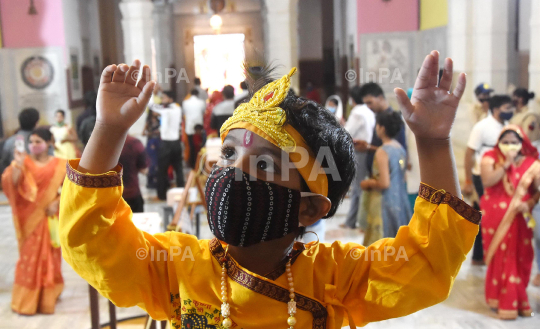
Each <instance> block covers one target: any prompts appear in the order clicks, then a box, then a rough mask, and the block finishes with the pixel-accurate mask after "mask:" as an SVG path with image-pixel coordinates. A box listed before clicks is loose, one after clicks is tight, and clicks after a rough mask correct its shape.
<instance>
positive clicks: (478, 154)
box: [467, 115, 504, 176]
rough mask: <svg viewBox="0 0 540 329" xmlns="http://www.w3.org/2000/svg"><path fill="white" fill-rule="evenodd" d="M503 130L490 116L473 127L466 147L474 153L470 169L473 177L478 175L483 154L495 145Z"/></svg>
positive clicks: (500, 124)
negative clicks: (472, 164) (473, 162)
mask: <svg viewBox="0 0 540 329" xmlns="http://www.w3.org/2000/svg"><path fill="white" fill-rule="evenodd" d="M503 128H504V125H503V124H502V123H500V122H499V121H497V120H496V119H495V118H494V117H493V116H492V115H490V116H487V117H486V118H484V119H482V120H480V121H478V123H477V124H475V125H474V127H473V129H472V131H471V135H470V136H469V141H468V142H467V147H469V148H471V149H473V150H474V151H475V154H474V155H475V164H474V167H473V169H472V173H473V175H477V176H479V175H480V162H481V161H482V157H483V156H484V153H486V152H487V151H489V150H491V149H492V148H494V147H495V146H496V145H497V141H498V139H499V134H500V133H501V130H502V129H503Z"/></svg>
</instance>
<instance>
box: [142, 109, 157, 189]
mask: <svg viewBox="0 0 540 329" xmlns="http://www.w3.org/2000/svg"><path fill="white" fill-rule="evenodd" d="M159 127H160V124H159V114H158V113H156V112H154V111H150V110H148V111H147V114H146V122H145V124H144V131H143V136H146V154H147V155H148V159H149V162H150V163H149V166H148V174H147V176H146V177H147V181H146V187H147V188H152V189H154V188H156V187H157V177H158V150H159V147H160V144H161V135H160V133H159Z"/></svg>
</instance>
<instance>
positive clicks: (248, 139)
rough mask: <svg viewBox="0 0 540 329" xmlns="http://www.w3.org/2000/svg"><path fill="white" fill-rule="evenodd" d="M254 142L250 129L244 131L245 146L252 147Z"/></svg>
mask: <svg viewBox="0 0 540 329" xmlns="http://www.w3.org/2000/svg"><path fill="white" fill-rule="evenodd" d="M251 144H253V133H252V132H251V131H249V130H246V132H245V133H244V146H245V147H250V146H251Z"/></svg>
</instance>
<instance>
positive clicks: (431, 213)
mask: <svg viewBox="0 0 540 329" xmlns="http://www.w3.org/2000/svg"><path fill="white" fill-rule="evenodd" d="M480 219H481V215H480V213H479V212H477V211H476V210H474V209H472V208H471V207H470V206H468V205H467V204H466V203H465V202H463V201H462V200H460V199H459V198H457V197H455V196H453V195H451V194H449V193H445V192H444V191H442V192H441V191H436V190H435V189H433V188H431V187H430V186H427V185H424V184H422V185H421V186H420V192H419V197H418V199H417V201H416V205H415V208H414V215H413V217H412V219H411V221H410V223H409V225H408V226H402V227H401V228H400V229H399V231H398V233H397V235H396V237H395V238H387V239H382V240H379V241H377V242H375V243H373V244H372V245H370V246H369V247H367V248H366V247H363V246H359V245H355V244H345V245H339V246H338V248H336V249H337V250H338V252H336V254H335V258H334V259H335V260H336V262H337V266H338V273H339V277H338V279H337V280H336V281H337V294H338V296H337V297H338V299H340V300H341V301H342V303H343V305H344V306H345V307H346V309H347V310H348V312H349V315H350V316H351V317H352V319H353V320H354V322H355V325H360V326H364V325H366V324H367V323H369V322H374V321H381V320H385V319H390V318H396V317H401V316H405V315H408V314H411V313H413V312H416V311H418V310H421V309H423V308H426V307H429V306H432V305H434V304H437V303H440V302H442V301H444V300H445V299H446V298H447V297H448V295H449V294H450V290H451V288H452V284H453V282H454V280H455V278H456V276H457V274H458V272H459V269H460V267H461V263H462V262H463V261H464V260H465V256H466V255H467V253H468V252H469V251H470V249H471V248H472V245H473V243H474V240H475V237H476V234H477V233H478V224H479V222H480ZM334 251H336V250H334Z"/></svg>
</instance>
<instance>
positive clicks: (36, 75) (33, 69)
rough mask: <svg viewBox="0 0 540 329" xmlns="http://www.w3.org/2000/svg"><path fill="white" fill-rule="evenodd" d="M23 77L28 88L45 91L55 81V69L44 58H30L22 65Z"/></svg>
mask: <svg viewBox="0 0 540 329" xmlns="http://www.w3.org/2000/svg"><path fill="white" fill-rule="evenodd" d="M21 77H22V80H23V81H24V83H25V84H26V85H27V86H28V87H30V88H32V89H38V90H40V89H44V88H47V86H49V85H50V84H51V82H52V81H53V78H54V67H53V65H52V63H51V62H50V61H49V60H48V59H47V58H45V57H43V56H32V57H28V58H27V59H26V60H25V61H24V62H23V63H22V65H21Z"/></svg>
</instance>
